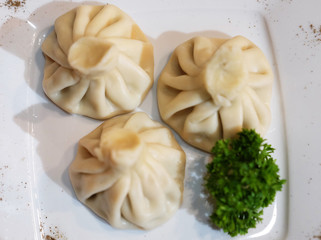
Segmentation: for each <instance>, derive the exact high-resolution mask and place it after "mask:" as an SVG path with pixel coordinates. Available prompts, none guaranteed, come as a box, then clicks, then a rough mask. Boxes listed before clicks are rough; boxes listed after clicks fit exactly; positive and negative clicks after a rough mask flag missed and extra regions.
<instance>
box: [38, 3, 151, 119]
mask: <svg viewBox="0 0 321 240" xmlns="http://www.w3.org/2000/svg"><path fill="white" fill-rule="evenodd" d="M42 51H43V53H44V55H45V59H46V63H45V67H44V78H43V89H44V91H45V93H46V95H47V96H48V97H49V98H50V99H51V100H52V101H53V102H54V103H55V104H57V105H58V106H59V107H61V108H62V109H64V110H65V111H67V112H69V113H77V114H81V115H85V116H89V117H92V118H95V119H106V118H109V117H112V116H114V115H117V114H121V113H124V112H129V111H132V110H134V109H135V108H136V107H137V106H138V105H139V104H140V103H141V102H142V100H143V99H144V97H145V96H146V94H147V92H148V91H149V89H150V88H151V86H152V84H153V81H154V77H153V72H154V55H153V46H152V44H151V43H150V42H149V41H148V39H147V37H146V36H145V35H144V33H143V32H142V31H141V30H140V28H139V27H138V26H137V24H136V23H135V22H134V21H133V20H132V19H131V18H130V17H129V16H128V15H127V14H125V13H124V12H122V11H121V10H120V9H119V8H117V7H115V6H114V5H110V4H108V5H103V6H94V5H93V6H91V5H83V6H79V7H77V8H75V9H73V10H71V11H69V12H67V13H66V14H64V15H62V16H60V17H59V18H58V19H57V20H56V21H55V26H54V30H53V31H52V32H51V33H50V34H49V36H48V37H47V38H46V39H45V41H44V43H43V45H42Z"/></svg>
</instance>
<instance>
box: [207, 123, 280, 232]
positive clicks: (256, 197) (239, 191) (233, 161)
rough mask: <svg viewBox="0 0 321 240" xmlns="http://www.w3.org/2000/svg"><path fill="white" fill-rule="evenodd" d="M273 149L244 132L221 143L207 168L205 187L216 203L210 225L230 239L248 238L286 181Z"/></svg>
mask: <svg viewBox="0 0 321 240" xmlns="http://www.w3.org/2000/svg"><path fill="white" fill-rule="evenodd" d="M273 152H274V149H273V148H272V147H271V145H269V144H267V143H266V142H265V139H262V138H261V136H260V135H259V134H258V133H256V132H255V130H248V129H243V130H242V131H241V132H240V133H238V137H237V138H235V139H226V140H219V141H218V142H217V143H216V144H215V146H214V147H213V149H212V153H213V161H212V162H210V163H209V164H208V165H207V174H206V176H205V179H204V180H205V187H206V188H207V190H208V192H209V193H210V195H211V196H212V197H213V198H214V199H215V208H214V211H213V214H212V215H211V217H210V219H211V221H212V222H213V223H214V224H215V225H216V226H218V227H219V228H222V229H223V230H224V232H227V233H228V234H229V235H231V236H236V235H238V234H241V235H243V234H246V233H247V232H248V229H250V228H255V227H256V223H257V222H260V221H262V215H263V208H264V207H267V206H268V205H270V204H271V203H272V202H273V201H274V198H275V195H276V192H277V191H281V190H282V185H283V184H285V182H286V180H284V179H282V180H280V176H279V174H278V172H279V167H278V165H277V164H276V160H275V159H273V158H272V156H271V154H272V153H273Z"/></svg>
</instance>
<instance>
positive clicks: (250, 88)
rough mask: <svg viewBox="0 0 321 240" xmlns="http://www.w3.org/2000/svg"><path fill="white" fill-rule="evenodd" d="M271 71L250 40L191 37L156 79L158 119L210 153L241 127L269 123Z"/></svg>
mask: <svg viewBox="0 0 321 240" xmlns="http://www.w3.org/2000/svg"><path fill="white" fill-rule="evenodd" d="M272 83H273V73H272V70H271V67H270V65H269V63H268V61H267V59H266V58H265V56H264V54H263V53H262V51H261V50H260V49H259V48H258V47H257V46H256V45H254V44H253V43H252V42H251V41H249V40H248V39H246V38H244V37H242V36H237V37H234V38H231V39H215V38H205V37H195V38H193V39H190V40H189V41H187V42H185V43H183V44H181V45H180V46H178V47H177V48H176V49H175V51H174V52H173V54H172V56H171V58H170V60H169V62H168V64H167V65H166V66H165V68H164V69H163V71H162V73H161V75H160V78H159V80H158V88H157V89H158V90H157V91H158V92H157V94H158V106H159V111H160V114H161V117H162V119H163V120H164V121H165V122H166V123H167V124H169V125H170V126H171V127H172V128H173V129H174V130H175V131H177V132H178V133H179V134H180V136H181V137H182V138H183V139H184V140H185V141H187V142H188V143H190V144H191V145H193V146H195V147H197V148H200V149H202V150H205V151H210V150H211V148H212V147H213V145H214V144H215V142H216V141H217V140H219V139H222V138H231V137H234V136H235V134H236V133H237V132H239V131H241V130H242V128H251V129H253V128H254V129H256V131H257V132H258V133H260V134H261V135H264V134H265V133H266V131H267V129H268V127H269V125H270V121H271V112H270V100H271V92H272Z"/></svg>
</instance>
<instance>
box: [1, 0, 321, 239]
mask: <svg viewBox="0 0 321 240" xmlns="http://www.w3.org/2000/svg"><path fill="white" fill-rule="evenodd" d="M18 2H19V3H20V6H16V7H15V6H12V5H10V1H5V3H2V4H0V63H1V64H0V79H1V82H0V83H1V87H0V121H1V124H0V128H1V131H0V134H1V138H0V152H1V155H2V158H1V160H0V226H1V227H0V239H1V240H2V239H10V240H12V239H17V240H18V239H19V240H21V239H28V240H29V239H51V238H52V239H56V240H58V239H69V240H72V239H77V240H78V239H95V240H99V239H126V240H127V239H128V240H130V239H184V240H185V239H193V240H197V239H231V237H229V236H228V235H227V234H225V233H223V232H222V231H220V230H217V229H213V228H212V227H211V226H210V225H209V223H208V215H209V214H210V213H211V207H210V206H209V205H208V203H207V201H206V196H205V195H204V194H203V192H202V178H203V174H204V172H205V164H206V162H207V161H208V160H209V159H210V156H209V155H208V154H205V153H204V152H202V151H198V150H195V149H194V148H192V147H190V146H189V145H187V144H186V143H185V142H183V141H182V140H181V139H180V138H179V137H178V136H177V135H176V137H177V139H178V141H179V143H180V144H181V145H182V147H183V148H184V150H185V152H186V154H187V166H186V179H185V192H184V201H183V205H182V207H181V208H180V209H179V211H178V212H177V213H176V214H175V215H174V217H173V218H172V219H170V220H169V221H168V222H167V223H165V224H164V225H162V226H160V227H158V228H156V229H154V230H151V231H141V230H116V229H113V228H112V227H110V226H109V225H108V224H107V223H106V222H104V221H103V220H101V219H100V218H99V217H97V216H96V215H95V214H93V213H92V212H91V211H90V210H89V209H87V208H86V207H84V206H83V205H82V204H81V203H80V202H79V201H78V200H77V199H76V197H75V195H74V192H73V189H72V187H71V184H70V182H69V177H68V171H67V168H68V166H69V164H70V163H71V161H72V160H73V158H74V156H75V153H76V150H77V142H78V140H79V139H80V138H81V137H82V136H84V135H86V134H87V133H89V132H90V131H92V130H93V129H94V128H96V127H97V126H98V125H99V124H100V123H101V121H97V120H93V119H89V118H86V117H82V116H76V115H69V114H67V113H65V112H64V111H62V110H60V109H59V108H58V107H57V106H55V105H54V104H53V103H52V102H50V101H49V100H48V99H47V97H46V96H45V95H44V93H43V90H42V86H41V84H42V76H43V66H44V58H43V55H42V52H41V49H40V46H41V44H42V42H43V40H44V39H45V37H46V36H47V34H48V33H49V32H50V31H51V30H52V26H53V23H54V20H55V19H56V18H57V17H58V16H60V15H61V14H63V13H65V12H67V11H68V10H70V9H72V8H74V7H76V6H78V5H79V4H83V3H81V2H79V1H73V2H57V1H40V0H38V1H36V0H34V1H28V0H25V1H18ZM109 3H112V4H115V5H116V6H118V7H119V8H121V9H122V10H123V11H125V12H126V13H128V14H129V15H130V16H131V17H132V18H133V19H134V20H135V21H136V22H137V24H138V25H139V26H140V27H141V29H142V30H143V31H144V32H145V34H146V35H147V36H148V37H149V39H150V41H151V42H152V43H153V45H154V54H155V84H154V87H153V89H152V90H151V91H150V93H149V94H148V95H147V97H146V99H145V100H144V102H143V103H142V105H141V106H140V108H139V109H137V110H139V111H145V112H147V113H148V114H149V115H150V116H151V117H152V118H153V119H154V120H159V121H160V117H159V113H158V110H157V101H156V81H157V78H158V76H159V74H160V72H161V71H162V69H163V67H164V66H165V64H166V62H167V60H168V58H169V56H170V54H171V52H172V51H173V50H174V48H175V47H176V46H177V45H179V44H180V43H182V42H184V41H186V40H188V39H190V38H191V37H193V36H198V35H201V36H207V37H229V36H235V35H243V36H245V37H247V38H248V39H250V40H251V41H253V42H254V43H255V44H256V45H258V46H259V47H260V48H261V49H262V51H263V52H264V53H265V55H266V56H267V58H268V60H269V61H270V63H271V64H272V66H273V71H274V74H275V81H274V87H273V97H272V124H271V127H270V130H269V132H268V134H267V136H266V139H267V140H268V143H270V144H272V146H273V147H274V148H275V149H276V151H275V154H274V157H275V158H276V159H277V163H278V164H279V167H280V175H281V177H282V178H286V179H287V180H288V182H287V184H286V186H285V187H284V188H283V191H282V192H279V193H278V194H277V198H276V201H275V202H274V203H273V204H272V205H271V206H270V207H268V208H267V209H265V211H264V220H263V222H262V223H260V224H258V226H257V228H256V229H251V230H250V231H249V233H248V234H247V235H245V236H239V237H235V238H234V239H275V240H283V239H290V240H295V239H300V240H301V239H311V240H312V239H320V238H321V237H320V235H321V226H320V224H321V214H320V213H321V204H320V203H321V188H320V187H319V182H321V160H320V159H319V157H318V156H319V155H320V151H321V150H320V149H321V148H320V147H319V146H318V139H319V136H320V135H321V132H320V129H321V127H320V123H321V111H320V110H319V108H320V106H319V103H320V102H321V94H320V92H321V91H320V90H321V79H320V76H321V68H320V67H319V66H320V63H321V15H320V14H319V13H318V9H321V2H319V1H317V0H315V1H312V0H311V1H308V2H307V1H304V3H303V1H299V0H271V1H268V0H257V1H254V0H244V1H239V0H229V1H223V0H221V1H219V0H200V1H192V0H185V1H169V0H165V1H154V2H152V1H148V0H141V1H130V0H118V1H110V2H109ZM50 237H51V238H50Z"/></svg>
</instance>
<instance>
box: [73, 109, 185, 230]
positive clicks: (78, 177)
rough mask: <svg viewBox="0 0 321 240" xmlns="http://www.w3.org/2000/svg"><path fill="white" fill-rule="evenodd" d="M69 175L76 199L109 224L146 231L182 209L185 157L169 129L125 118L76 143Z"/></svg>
mask: <svg viewBox="0 0 321 240" xmlns="http://www.w3.org/2000/svg"><path fill="white" fill-rule="evenodd" d="M69 175H70V179H71V183H72V185H73V188H74V190H75V193H76V195H77V197H78V199H79V200H80V201H81V202H83V203H84V204H85V205H87V206H88V207H89V208H90V209H92V210H93V211H94V212H95V213H96V214H97V215H99V216H100V217H102V218H104V219H105V220H106V221H107V222H108V223H109V224H110V225H112V226H114V227H116V228H142V229H151V228H154V227H156V226H158V225H160V224H162V223H164V222H165V221H167V220H168V219H169V218H170V217H171V216H172V215H173V214H174V213H175V212H176V210H177V209H178V208H179V207H180V205H181V202H182V197H183V187H184V175H185V153H184V151H183V150H182V149H181V147H180V146H179V144H178V143H177V142H176V140H175V138H174V136H173V134H172V133H171V131H170V130H169V129H168V128H166V127H164V126H163V125H161V124H160V123H158V122H155V121H153V120H151V119H150V118H149V117H148V116H147V115H146V114H145V113H142V112H138V113H134V114H126V115H122V116H118V117H115V118H112V119H109V120H107V121H105V122H104V123H103V124H101V125H100V126H99V127H98V128H97V129H95V130H94V131H93V132H91V133H89V134H88V135H87V136H85V137H83V138H82V139H81V140H80V141H79V146H78V152H77V155H76V158H75V160H74V161H73V162H72V164H71V166H70V168H69Z"/></svg>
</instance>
